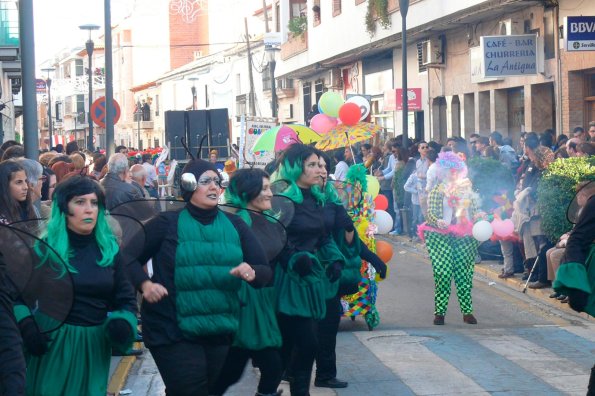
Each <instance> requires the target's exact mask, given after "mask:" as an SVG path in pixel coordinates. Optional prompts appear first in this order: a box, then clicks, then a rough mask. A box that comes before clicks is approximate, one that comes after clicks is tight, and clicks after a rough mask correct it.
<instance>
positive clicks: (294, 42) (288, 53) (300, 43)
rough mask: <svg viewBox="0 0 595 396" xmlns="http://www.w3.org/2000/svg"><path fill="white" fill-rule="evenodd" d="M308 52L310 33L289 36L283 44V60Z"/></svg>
mask: <svg viewBox="0 0 595 396" xmlns="http://www.w3.org/2000/svg"><path fill="white" fill-rule="evenodd" d="M307 50H308V31H305V32H304V33H302V34H300V35H299V36H291V35H290V36H289V37H287V41H286V42H284V43H283V44H281V59H282V60H286V59H289V58H291V57H292V56H296V55H298V54H301V53H302V52H305V51H307Z"/></svg>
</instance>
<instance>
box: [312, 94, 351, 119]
mask: <svg viewBox="0 0 595 396" xmlns="http://www.w3.org/2000/svg"><path fill="white" fill-rule="evenodd" d="M343 103H345V101H344V100H343V98H342V97H341V95H339V94H338V93H336V92H325V93H323V94H322V96H321V97H320V101H319V103H318V107H319V108H320V111H322V113H323V114H326V115H327V116H329V117H338V116H339V108H340V107H341V106H342V105H343Z"/></svg>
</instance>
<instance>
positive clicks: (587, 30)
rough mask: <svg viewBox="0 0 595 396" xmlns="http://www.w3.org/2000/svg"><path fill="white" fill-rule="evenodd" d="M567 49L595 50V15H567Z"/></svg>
mask: <svg viewBox="0 0 595 396" xmlns="http://www.w3.org/2000/svg"><path fill="white" fill-rule="evenodd" d="M564 37H565V38H566V51H595V16H577V17H571V16H569V17H566V23H565V24H564Z"/></svg>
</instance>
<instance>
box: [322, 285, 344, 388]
mask: <svg viewBox="0 0 595 396" xmlns="http://www.w3.org/2000/svg"><path fill="white" fill-rule="evenodd" d="M342 314H343V308H342V307H341V297H339V296H335V297H333V298H330V299H328V300H326V316H325V317H324V319H322V320H321V321H320V322H318V353H317V354H316V379H317V380H320V381H325V380H329V379H333V378H335V377H336V376H337V355H336V352H335V349H336V346H337V332H338V331H339V322H340V321H341V315H342Z"/></svg>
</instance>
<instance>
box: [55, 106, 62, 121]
mask: <svg viewBox="0 0 595 396" xmlns="http://www.w3.org/2000/svg"><path fill="white" fill-rule="evenodd" d="M54 119H55V120H56V122H62V102H56V103H55V105H54Z"/></svg>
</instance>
